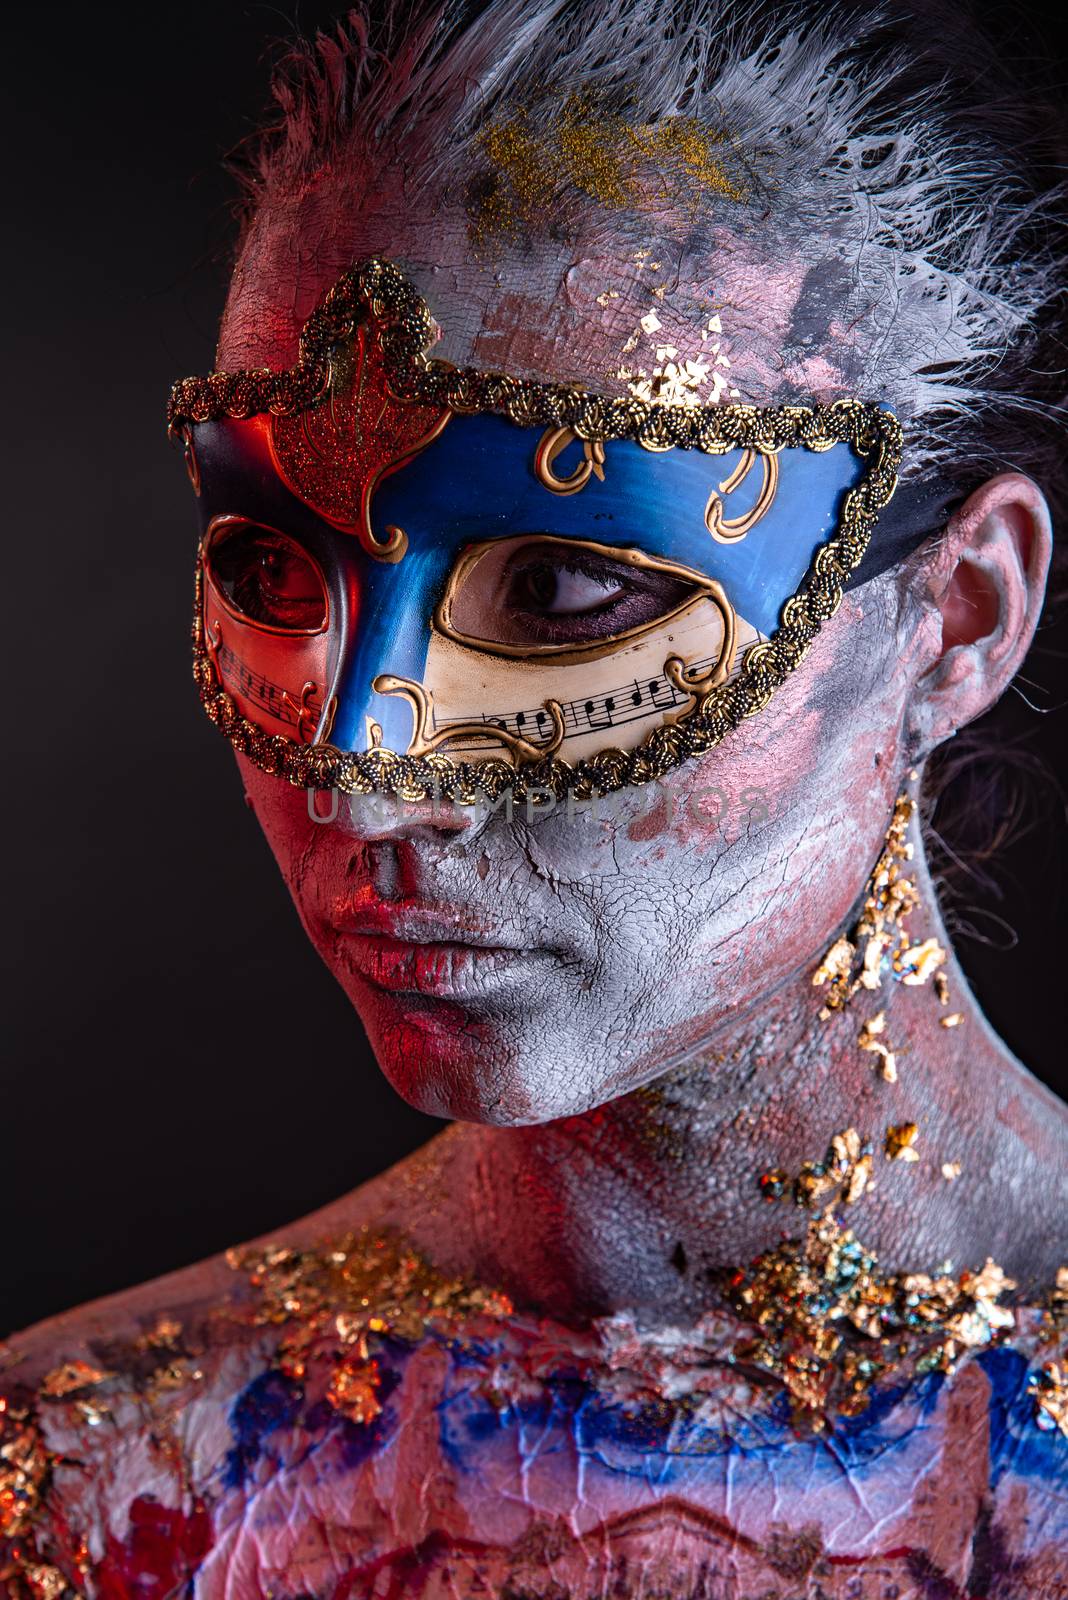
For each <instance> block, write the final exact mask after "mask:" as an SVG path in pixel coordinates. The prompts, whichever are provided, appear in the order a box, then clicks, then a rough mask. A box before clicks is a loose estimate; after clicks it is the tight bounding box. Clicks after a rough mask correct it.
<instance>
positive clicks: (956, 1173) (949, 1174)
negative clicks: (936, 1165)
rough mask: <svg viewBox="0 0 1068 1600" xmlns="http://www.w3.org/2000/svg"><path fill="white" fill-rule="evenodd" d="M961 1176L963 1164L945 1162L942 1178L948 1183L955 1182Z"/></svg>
mask: <svg viewBox="0 0 1068 1600" xmlns="http://www.w3.org/2000/svg"><path fill="white" fill-rule="evenodd" d="M960 1174H961V1164H960V1162H959V1161H943V1163H942V1176H943V1178H945V1180H946V1182H947V1183H953V1182H955V1180H956V1179H957V1178H959V1177H960Z"/></svg>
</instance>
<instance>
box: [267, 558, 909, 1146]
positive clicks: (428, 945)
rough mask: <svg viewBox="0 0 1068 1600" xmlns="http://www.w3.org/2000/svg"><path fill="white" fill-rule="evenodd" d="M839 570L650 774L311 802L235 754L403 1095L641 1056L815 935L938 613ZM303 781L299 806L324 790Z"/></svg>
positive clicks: (469, 1112)
mask: <svg viewBox="0 0 1068 1600" xmlns="http://www.w3.org/2000/svg"><path fill="white" fill-rule="evenodd" d="M900 593H901V591H899V589H898V587H897V585H896V584H895V583H894V581H893V579H892V578H891V577H886V578H880V579H876V580H874V581H872V582H871V583H868V584H866V585H864V586H863V587H861V588H859V589H857V590H856V591H854V592H851V593H847V595H846V598H845V600H844V602H843V604H842V606H841V608H840V610H839V612H838V613H837V615H836V616H835V617H834V618H833V619H832V620H831V621H830V622H829V623H827V624H826V625H825V626H824V628H823V631H822V633H821V634H820V636H819V637H818V639H817V641H816V643H815V644H814V646H813V647H812V650H811V652H810V654H809V656H808V657H807V659H806V660H805V661H804V662H803V663H802V665H801V666H800V667H799V668H798V670H797V671H796V672H794V673H793V674H792V676H790V677H789V678H788V679H787V681H786V683H785V685H784V686H783V687H782V688H781V689H780V690H779V691H778V692H777V694H776V695H775V696H774V697H773V698H772V700H771V702H770V704H769V705H768V706H766V707H765V708H764V710H762V711H760V712H759V713H758V714H757V715H756V716H754V717H752V718H750V719H749V720H748V721H747V722H745V723H744V724H743V725H742V726H741V727H740V728H739V729H737V730H736V731H735V732H734V733H732V734H731V735H729V737H728V738H727V739H725V740H724V742H723V743H722V744H721V745H719V746H718V747H717V748H716V749H715V750H713V751H712V752H711V753H710V754H708V755H707V756H705V757H703V758H701V759H700V760H694V761H691V762H689V763H686V764H685V765H683V766H682V767H681V768H679V769H678V770H677V771H676V772H674V773H673V774H671V776H670V777H668V778H666V779H663V780H661V781H659V782H657V783H655V784H651V785H649V786H647V787H645V788H634V789H629V790H625V791H623V793H621V794H619V795H615V796H609V797H606V798H604V799H602V800H601V801H600V803H599V811H600V815H599V816H597V815H594V813H593V809H592V807H590V806H579V805H576V806H575V807H572V808H570V809H569V808H568V807H567V806H566V805H565V804H564V803H563V802H561V803H558V804H557V806H556V807H555V808H554V809H553V810H552V811H551V812H549V813H547V814H542V815H539V814H538V813H537V812H536V811H535V812H534V813H533V815H531V816H528V814H527V812H526V809H525V807H524V806H522V805H520V804H517V805H516V807H515V809H514V811H513V815H512V817H511V819H509V818H508V817H507V816H506V814H505V812H504V810H503V808H502V809H500V810H498V811H497V812H496V813H494V814H490V815H486V814H482V815H479V814H478V813H477V812H473V811H471V810H469V809H465V808H463V807H458V806H457V807H453V806H451V805H448V804H447V803H441V804H440V805H439V806H438V808H437V811H436V813H435V812H433V811H432V809H431V807H430V806H429V805H421V806H416V805H412V804H406V803H404V802H402V801H398V800H392V799H389V798H387V797H384V796H383V797H379V796H372V797H370V798H368V799H366V800H362V799H359V800H355V801H353V802H352V803H351V805H350V803H349V802H348V801H347V800H346V799H345V797H343V796H342V797H339V805H338V810H337V815H336V817H335V818H334V819H333V820H332V821H329V822H327V821H316V820H313V818H312V817H311V816H310V815H309V799H308V796H307V795H306V794H305V793H304V792H303V791H301V790H296V789H294V788H292V787H290V786H289V785H288V784H287V783H286V782H284V781H283V780H280V779H278V778H274V777H270V776H267V775H265V774H263V773H261V772H259V771H258V770H256V769H255V768H253V767H252V766H251V764H250V763H248V762H247V761H246V760H245V759H244V758H243V757H239V761H240V764H241V767H242V773H243V777H244V781H245V785H246V789H247V792H248V794H249V796H250V799H251V801H252V804H253V806H254V809H255V812H256V815H257V817H258V818H259V821H260V824H261V826H262V827H263V829H264V832H265V833H266V835H267V838H268V841H269V842H270V845H271V848H272V849H273V851H274V853H275V856H276V858H277V860H278V863H279V866H280V867H281V869H282V872H283V874H284V876H285V879H286V881H287V883H288V885H289V887H290V890H291V892H292V895H293V898H294V900H295V901H296V904H297V907H298V909H299V911H300V914H301V917H302V920H303V922H304V926H305V928H306V929H307V932H308V934H309V936H310V938H311V940H312V943H313V944H314V946H315V948H316V949H317V950H318V952H319V954H320V955H321V956H322V958H323V960H324V961H325V962H326V964H327V966H328V967H329V968H330V970H331V971H332V972H333V973H334V974H335V976H336V977H337V979H338V981H339V982H340V983H341V985H342V987H343V988H344V989H345V992H346V993H347V994H348V995H349V997H350V999H351V1000H352V1002H353V1004H354V1005H355V1007H356V1009H357V1011H358V1012H359V1015H360V1017H361V1019H362V1021H363V1023H364V1026H365V1028H366V1030H367V1033H368V1035H369V1037H370V1040H371V1044H372V1046H373V1048H374V1051H375V1054H376V1056H377V1058H378V1061H379V1063H380V1065H381V1067H382V1069H383V1070H384V1072H385V1073H386V1075H387V1076H388V1077H389V1079H390V1081H391V1082H392V1083H393V1085H394V1087H395V1088H396V1089H397V1090H398V1092H399V1093H400V1094H402V1095H403V1096H404V1097H405V1099H407V1100H409V1101H410V1102H411V1103H412V1104H413V1105H415V1106H418V1107H419V1108H420V1109H421V1110H424V1111H427V1112H430V1113H432V1114H435V1115H439V1116H443V1117H457V1118H464V1119H467V1120H474V1121H480V1122H488V1123H497V1124H516V1123H524V1122H541V1121H546V1120H549V1119H550V1118H555V1117H561V1116H566V1115H571V1114H575V1113H579V1112H583V1111H586V1110H588V1109H590V1108H591V1107H593V1106H596V1105H598V1104H601V1103H603V1102H605V1101H608V1100H611V1099H614V1098H616V1097H617V1096H619V1095H622V1094H625V1093H627V1092H629V1091H631V1090H633V1089H635V1088H638V1087H640V1086H641V1085H642V1084H644V1083H647V1082H649V1081H650V1080H651V1079H653V1078H655V1077H656V1076H658V1075H659V1074H660V1073H661V1072H663V1071H664V1070H665V1068H666V1067H668V1066H669V1065H671V1064H672V1063H673V1061H675V1060H676V1059H678V1058H679V1057H680V1056H682V1055H685V1054H686V1053H688V1052H690V1051H691V1050H693V1049H694V1048H695V1047H697V1046H699V1045H700V1044H701V1043H702V1042H703V1041H705V1040H708V1039H711V1038H712V1037H713V1036H715V1035H717V1034H720V1035H721V1036H722V1030H723V1029H724V1026H725V1025H726V1024H730V1023H732V1022H734V1021H739V1022H741V1023H742V1025H743V1026H744V1025H745V1019H746V1017H747V1016H749V1017H751V1018H752V1021H751V1023H750V1025H749V1026H750V1029H756V1028H758V1027H759V1021H758V1016H759V1002H760V1000H761V997H762V996H764V995H766V994H768V993H769V992H770V991H771V990H773V989H774V988H775V987H776V986H777V985H779V984H780V983H782V982H783V981H784V980H785V979H787V978H789V977H790V976H791V975H792V974H794V973H795V972H797V971H798V969H799V968H802V967H804V966H805V965H807V964H808V963H809V962H810V961H811V960H812V959H813V958H814V957H816V956H818V954H820V953H821V952H822V947H823V946H824V944H825V943H826V942H827V939H828V935H829V934H830V933H831V932H832V931H833V930H834V929H835V928H836V927H837V925H838V924H840V923H841V921H842V920H843V919H844V918H845V917H846V915H847V914H848V911H849V909H850V907H851V906H852V904H853V903H854V902H855V900H856V898H857V896H858V894H859V893H860V891H861V889H862V887H863V884H864V881H865V879H866V877H867V874H868V872H869V870H870V867H871V864H872V862H873V861H874V859H875V856H876V855H877V853H878V847H879V843H880V840H881V838H882V836H883V833H884V831H885V828H886V824H887V820H888V818H889V815H890V812H891V809H892V805H893V800H894V797H895V795H896V793H897V790H898V788H899V785H900V780H901V776H902V772H903V769H904V767H905V765H906V755H905V753H904V751H903V748H902V745H903V735H902V727H903V721H904V713H905V708H906V705H907V701H908V695H909V689H910V686H911V685H912V684H913V683H914V682H915V680H916V678H917V677H918V676H919V675H920V674H921V673H922V672H923V671H924V670H925V668H926V666H927V664H928V663H929V662H930V661H931V660H933V659H934V658H935V656H936V655H937V651H938V647H939V642H940V619H939V618H938V616H937V613H936V612H934V611H933V610H928V609H926V608H923V607H918V606H916V605H915V604H914V603H911V602H906V604H905V605H904V606H902V604H901V601H900V598H899V596H900ZM328 798H329V797H327V796H318V797H317V804H318V806H319V810H320V811H321V812H322V813H323V814H324V815H326V814H327V813H328V812H329V810H330V809H331V808H330V805H329V803H328Z"/></svg>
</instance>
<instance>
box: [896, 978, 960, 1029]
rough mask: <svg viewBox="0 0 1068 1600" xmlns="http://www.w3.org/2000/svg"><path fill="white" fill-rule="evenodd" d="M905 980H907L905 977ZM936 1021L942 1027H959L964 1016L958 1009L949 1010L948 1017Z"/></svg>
mask: <svg viewBox="0 0 1068 1600" xmlns="http://www.w3.org/2000/svg"><path fill="white" fill-rule="evenodd" d="M905 982H906V983H907V982H908V979H907V978H906V979H905ZM938 1021H939V1023H940V1024H941V1026H942V1027H943V1028H959V1027H960V1025H961V1023H962V1022H963V1021H964V1017H963V1014H962V1013H961V1012H959V1011H951V1012H950V1014H949V1016H948V1017H939V1019H938Z"/></svg>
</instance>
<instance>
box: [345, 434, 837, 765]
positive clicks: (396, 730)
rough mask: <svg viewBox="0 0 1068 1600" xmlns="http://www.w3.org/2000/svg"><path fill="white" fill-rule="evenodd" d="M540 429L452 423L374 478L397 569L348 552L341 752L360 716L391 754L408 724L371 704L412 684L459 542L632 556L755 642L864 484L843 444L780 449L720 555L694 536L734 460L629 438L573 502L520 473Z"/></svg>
mask: <svg viewBox="0 0 1068 1600" xmlns="http://www.w3.org/2000/svg"><path fill="white" fill-rule="evenodd" d="M542 432H543V430H542V429H541V428H530V429H526V428H518V427H516V426H515V425H514V424H513V423H511V422H509V421H507V420H506V419H505V418H503V417H495V416H475V417H454V418H453V419H452V420H451V421H450V422H449V424H448V426H447V427H446V428H445V430H444V431H443V433H442V434H441V435H440V436H439V438H437V439H436V440H435V441H434V442H433V444H431V445H429V446H428V447H427V449H426V450H424V451H423V452H422V453H421V454H420V455H419V456H417V457H416V458H415V459H414V460H413V461H412V462H410V463H409V464H408V465H407V466H405V467H403V468H401V469H400V470H398V471H396V472H394V473H392V474H390V475H389V476H388V477H386V478H384V479H383V481H382V483H381V484H380V485H379V487H378V489H377V491H376V493H375V497H374V501H373V507H372V522H373V526H374V529H375V532H376V533H377V534H378V535H379V537H383V536H384V530H385V528H386V527H387V526H390V525H395V526H398V527H401V528H403V529H404V531H405V532H406V533H407V535H408V549H407V552H406V554H405V555H404V557H403V559H402V560H401V561H400V562H398V563H396V564H388V563H385V562H380V561H376V560H374V559H373V558H368V557H366V556H364V555H363V553H362V552H361V551H360V550H359V549H358V547H356V546H355V541H353V546H352V558H353V560H354V561H355V562H356V563H357V564H358V568H359V576H358V589H359V598H358V602H357V604H356V606H355V616H354V627H353V630H352V636H351V637H350V638H349V639H348V640H346V643H345V648H344V652H343V660H342V663H341V670H340V674H339V677H338V679H337V680H336V682H335V685H334V692H335V693H336V694H337V696H338V709H337V715H336V718H335V722H334V729H333V734H332V739H333V742H334V743H336V744H338V745H340V746H341V747H342V748H360V749H362V748H363V747H364V744H365V742H366V731H365V717H366V716H367V715H368V714H370V715H371V716H372V717H373V718H374V719H375V720H376V721H377V722H378V723H379V724H380V726H381V727H382V732H383V742H384V744H385V745H386V747H387V748H391V749H394V750H403V749H405V748H406V747H407V742H408V738H409V736H410V732H411V713H410V711H409V709H408V707H407V706H406V705H404V704H403V703H401V702H400V701H398V700H397V698H396V697H394V696H387V695H380V694H375V693H373V692H372V691H371V687H370V686H371V683H372V681H373V680H374V678H375V677H376V676H377V675H378V674H379V673H381V672H391V673H395V674H397V675H399V676H401V677H405V678H410V679H413V680H415V681H416V682H420V681H422V679H423V676H424V667H425V662H426V654H427V648H428V645H429V640H430V618H431V615H432V613H433V611H434V608H435V606H436V605H437V603H438V601H439V600H440V598H441V595H442V591H443V589H444V586H445V582H446V579H447V577H448V574H449V571H450V569H451V568H452V565H453V563H454V561H455V559H456V556H457V554H458V553H459V551H460V550H461V549H462V548H463V547H464V546H465V545H468V544H472V543H476V542H479V541H482V540H486V539H493V538H502V537H511V536H515V535H517V534H527V533H529V534H539V533H542V534H551V535H554V536H556V537H562V538H573V539H583V540H593V541H596V542H597V543H599V544H604V545H616V546H620V547H624V546H626V547H633V546H636V547H638V548H639V549H641V550H643V551H645V552H646V553H647V554H649V555H653V556H660V557H663V558H665V559H667V560H670V561H675V562H679V563H681V564H683V565H685V566H688V567H692V568H695V569H696V570H697V571H699V572H702V573H704V574H706V575H707V576H709V577H712V578H716V579H718V580H719V581H720V582H721V583H722V584H723V586H724V589H725V590H726V593H727V596H728V598H729V600H730V601H731V603H732V605H733V606H734V607H735V609H736V610H737V612H738V613H739V615H740V616H742V617H744V618H745V619H746V620H747V621H748V622H750V623H751V624H752V625H753V626H754V627H755V628H757V629H758V630H759V631H760V632H761V633H763V634H770V633H772V632H773V631H774V629H775V628H776V627H777V626H778V622H779V614H780V612H781V609H782V607H783V605H784V603H785V602H786V600H787V599H789V597H790V596H791V595H792V594H793V593H794V592H795V591H796V590H797V589H798V588H799V587H800V585H801V583H802V581H803V579H804V577H805V574H806V573H807V571H808V569H809V566H810V564H811V562H812V558H813V555H814V554H815V552H816V550H817V549H818V547H819V546H820V545H821V544H823V543H825V542H826V540H827V539H829V538H830V537H831V536H832V535H833V533H834V532H835V529H836V528H837V525H838V521H839V517H840V514H841V509H842V502H843V498H844V495H845V492H846V491H847V490H848V489H849V488H851V487H852V486H853V485H854V484H856V483H857V482H858V481H859V480H860V478H861V477H862V476H863V473H864V463H863V461H862V460H861V459H860V458H859V457H858V456H856V455H855V454H854V453H853V451H852V450H851V449H850V448H849V446H847V445H844V444H842V445H836V446H834V447H833V448H832V449H830V450H827V451H812V450H805V449H794V450H783V451H782V452H781V453H780V456H779V474H780V475H779V486H778V492H777V494H776V496H775V499H774V502H773V504H772V505H771V507H770V509H769V510H768V511H767V512H766V514H765V515H764V516H763V517H762V518H761V520H760V521H759V522H758V523H757V524H756V525H755V526H754V527H753V528H752V529H751V530H750V532H749V533H747V534H746V536H745V537H744V539H741V540H739V541H738V542H737V543H734V544H720V543H718V542H717V541H716V540H714V539H713V538H712V536H711V535H710V533H709V532H708V528H707V526H706V524H705V511H706V508H707V505H708V500H709V495H710V494H711V493H712V492H713V490H718V487H719V485H720V483H722V482H724V481H725V480H726V479H727V478H728V477H729V475H730V473H731V472H732V471H733V470H734V468H735V467H736V466H737V465H738V464H739V462H740V461H741V458H742V452H741V451H733V452H731V453H730V454H729V455H724V456H709V455H705V454H704V453H703V452H699V451H689V450H670V451H665V452H663V453H657V452H653V451H649V450H644V449H642V447H641V446H640V445H638V444H635V443H633V442H632V441H630V440H617V441H614V442H610V443H608V444H607V445H606V446H605V477H604V481H603V482H602V481H600V480H599V479H598V478H596V477H591V478H590V480H589V482H588V483H587V484H586V486H585V487H584V488H583V489H581V490H579V491H578V492H577V493H575V494H571V495H558V494H553V493H551V492H550V491H549V490H548V489H546V488H545V486H544V485H543V484H542V483H541V482H540V481H539V480H538V478H537V477H536V476H535V473H534V455H535V450H536V448H537V445H538V442H539V440H540V438H541V436H542ZM581 460H582V446H581V445H580V444H579V443H578V442H577V441H576V442H575V443H573V444H572V445H570V446H569V447H568V449H567V450H565V451H564V452H563V453H562V454H561V455H560V456H559V457H558V458H557V460H556V463H555V466H554V471H555V472H556V474H557V476H559V477H566V476H568V474H569V473H571V472H572V471H573V470H574V468H575V467H576V466H577V465H578V464H579V463H580V461H581ZM761 477H762V469H761V464H760V463H759V462H758V463H757V464H756V466H755V467H754V468H753V470H752V471H751V472H750V473H749V474H748V476H747V478H746V480H745V482H744V483H742V484H741V486H740V487H739V488H738V489H737V490H736V491H735V492H734V493H732V494H731V495H730V496H729V498H728V499H727V500H726V501H725V503H724V514H725V515H726V516H728V517H730V518H737V517H739V516H741V515H742V514H743V513H745V512H747V511H748V510H750V509H751V507H752V506H753V504H754V503H755V501H756V499H757V497H758V495H759V493H760V487H761Z"/></svg>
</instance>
